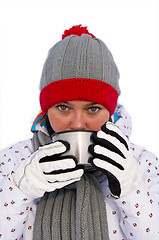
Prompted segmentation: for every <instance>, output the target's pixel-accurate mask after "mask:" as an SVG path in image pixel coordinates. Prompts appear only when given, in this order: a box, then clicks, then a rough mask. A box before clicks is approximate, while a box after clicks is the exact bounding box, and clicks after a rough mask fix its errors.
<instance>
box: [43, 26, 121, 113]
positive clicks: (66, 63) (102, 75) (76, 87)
mask: <svg viewBox="0 0 159 240" xmlns="http://www.w3.org/2000/svg"><path fill="white" fill-rule="evenodd" d="M118 80H119V72H118V69H117V66H116V64H115V62H114V59H113V56H112V54H111V52H110V51H109V49H108V48H107V46H106V45H105V44H104V43H103V42H102V41H101V40H99V39H98V38H96V37H95V36H94V35H92V34H90V33H89V32H88V30H87V28H86V27H81V25H79V26H74V27H72V28H71V29H69V30H66V31H65V32H64V34H63V39H62V40H61V41H59V42H58V43H57V44H56V45H55V46H53V47H52V48H51V49H50V51H49V53H48V57H47V59H46V61H45V64H44V67H43V72H42V76H41V82H40V91H41V93H40V104H41V109H42V111H43V112H44V113H46V112H47V110H48V109H49V108H50V107H52V106H53V105H55V104H58V103H62V102H66V101H73V100H81V101H91V102H95V103H99V104H101V105H103V106H105V107H106V108H107V109H108V110H109V112H110V114H113V113H114V111H115V108H116V104H117V99H118V96H119V94H120V89H119V85H118Z"/></svg>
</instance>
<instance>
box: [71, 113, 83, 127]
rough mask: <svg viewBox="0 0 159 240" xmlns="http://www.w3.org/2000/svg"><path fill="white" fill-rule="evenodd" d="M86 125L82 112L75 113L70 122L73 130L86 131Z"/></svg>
mask: <svg viewBox="0 0 159 240" xmlns="http://www.w3.org/2000/svg"><path fill="white" fill-rule="evenodd" d="M86 125H87V124H86V120H85V116H84V114H83V113H82V112H74V113H73V115H72V117H71V121H70V128H71V130H86Z"/></svg>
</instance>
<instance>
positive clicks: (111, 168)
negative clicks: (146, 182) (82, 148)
mask: <svg viewBox="0 0 159 240" xmlns="http://www.w3.org/2000/svg"><path fill="white" fill-rule="evenodd" d="M94 143H95V144H93V145H91V146H90V148H89V150H90V153H91V154H92V156H93V157H92V158H91V159H90V162H91V163H92V165H93V166H94V167H96V168H97V169H99V170H100V171H103V172H104V173H105V174H106V176H107V178H108V181H109V188H110V191H111V193H112V196H113V197H115V198H119V197H122V196H125V195H127V194H129V193H130V192H131V191H133V190H134V189H135V188H136V187H137V185H138V183H139V171H138V164H137V161H136V159H135V158H134V157H133V154H132V150H131V149H130V146H129V141H128V138H127V137H126V136H125V135H124V134H123V133H122V132H121V130H120V129H119V128H118V127H117V126H115V125H114V124H113V123H111V122H107V123H106V124H104V125H103V126H102V128H101V131H98V132H97V133H96V135H94Z"/></svg>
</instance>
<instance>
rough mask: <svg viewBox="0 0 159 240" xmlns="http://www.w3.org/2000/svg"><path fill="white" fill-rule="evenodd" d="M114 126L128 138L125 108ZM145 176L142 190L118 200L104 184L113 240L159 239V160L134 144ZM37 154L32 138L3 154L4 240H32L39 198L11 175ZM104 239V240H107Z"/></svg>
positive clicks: (0, 209)
mask: <svg viewBox="0 0 159 240" xmlns="http://www.w3.org/2000/svg"><path fill="white" fill-rule="evenodd" d="M114 123H115V124H116V125H118V126H119V127H120V129H121V130H122V131H123V132H124V133H125V135H127V136H128V137H129V136H130V134H131V120H130V117H129V115H128V114H127V112H126V111H125V109H124V108H123V107H122V106H118V107H117V109H116V113H115V114H114ZM131 147H132V149H133V153H134V157H135V158H136V160H137V162H138V165H139V169H140V175H141V182H140V185H139V186H138V188H137V189H136V190H135V191H134V192H132V193H131V194H130V195H127V196H126V197H122V198H120V199H118V200H114V199H111V198H108V197H107V196H108V195H109V193H110V191H109V187H108V182H107V180H105V181H104V182H102V183H101V187H102V191H103V195H104V199H105V204H106V211H107V220H108V227H109V237H110V240H128V239H135V240H140V239H143V240H147V239H148V240H150V239H152V240H157V239H159V160H158V158H156V157H155V156H154V155H153V154H152V153H150V152H149V151H147V150H146V149H144V148H143V147H139V146H136V145H134V144H131ZM32 153H33V148H32V143H31V139H29V140H26V141H23V142H20V143H17V144H15V145H13V146H10V147H8V148H6V149H4V150H2V151H1V152H0V239H3V240H15V239H24V240H31V239H32V235H33V225H34V219H35V214H36V208H37V204H38V201H39V199H31V198H29V197H28V196H27V195H26V194H25V193H23V192H21V191H20V189H18V188H17V187H16V186H14V185H13V184H12V183H11V182H10V180H9V179H8V177H7V175H8V174H9V173H10V172H11V171H14V170H15V169H16V167H17V166H18V165H19V164H20V162H21V161H25V159H26V158H27V157H28V156H29V155H31V154H32ZM103 240H104V239H103Z"/></svg>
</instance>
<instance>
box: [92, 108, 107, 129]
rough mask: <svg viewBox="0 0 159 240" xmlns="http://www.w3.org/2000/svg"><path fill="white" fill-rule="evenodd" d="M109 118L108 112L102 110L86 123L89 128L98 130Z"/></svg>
mask: <svg viewBox="0 0 159 240" xmlns="http://www.w3.org/2000/svg"><path fill="white" fill-rule="evenodd" d="M108 120H109V112H102V114H100V115H99V116H98V117H96V118H95V119H91V120H90V121H89V123H88V128H89V130H94V131H99V130H100V129H101V126H102V125H103V124H104V123H105V122H107V121H108Z"/></svg>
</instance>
